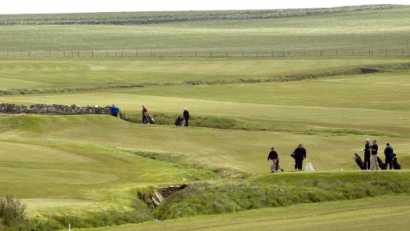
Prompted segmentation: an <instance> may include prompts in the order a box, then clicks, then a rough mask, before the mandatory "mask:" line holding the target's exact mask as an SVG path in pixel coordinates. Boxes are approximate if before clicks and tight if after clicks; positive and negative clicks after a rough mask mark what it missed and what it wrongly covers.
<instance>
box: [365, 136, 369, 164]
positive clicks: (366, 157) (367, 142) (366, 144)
mask: <svg viewBox="0 0 410 231" xmlns="http://www.w3.org/2000/svg"><path fill="white" fill-rule="evenodd" d="M364 169H365V170H369V169H370V140H369V139H367V140H366V143H365V145H364Z"/></svg>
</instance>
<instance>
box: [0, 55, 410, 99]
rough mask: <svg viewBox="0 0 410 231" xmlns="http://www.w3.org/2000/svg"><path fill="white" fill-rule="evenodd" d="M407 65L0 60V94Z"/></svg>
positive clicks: (381, 61)
mask: <svg viewBox="0 0 410 231" xmlns="http://www.w3.org/2000/svg"><path fill="white" fill-rule="evenodd" d="M408 61H409V59H408V58H373V59H367V58H366V59H365V58H351V59H350V58H331V59H328V58H317V59H313V58H312V59H293V58H292V59H269V58H268V59H267V58H256V59H252V58H234V59H229V58H197V59H189V58H177V59H172V58H163V59H158V58H143V59H130V58H125V59H119V60H115V59H102V60H98V59H97V60H93V59H79V60H72V59H61V60H52V59H45V60H20V59H17V60H14V59H12V60H0V80H1V81H2V85H1V86H0V90H3V91H7V90H8V91H12V90H13V89H14V90H15V89H25V90H32V89H37V90H56V91H59V90H60V91H61V90H62V89H73V90H75V89H95V88H97V89H98V88H111V87H129V86H135V85H137V86H150V85H169V84H185V83H196V82H200V83H201V82H204V83H230V82H233V83H235V82H246V81H281V80H282V79H283V78H285V79H286V77H294V78H297V79H304V78H308V77H309V76H322V77H325V76H326V75H335V74H344V73H347V74H352V73H358V72H360V70H359V68H360V67H366V66H383V65H387V66H388V65H399V64H403V63H404V64H405V63H408ZM293 67H297V68H293ZM390 68H391V67H390ZM17 93H18V91H17Z"/></svg>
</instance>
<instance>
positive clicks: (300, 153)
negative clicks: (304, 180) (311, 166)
mask: <svg viewBox="0 0 410 231" xmlns="http://www.w3.org/2000/svg"><path fill="white" fill-rule="evenodd" d="M306 155H307V152H306V149H305V147H303V145H302V144H299V145H298V147H297V148H296V149H295V151H293V153H292V155H291V156H292V157H293V158H294V159H295V170H296V171H302V170H303V160H305V159H306Z"/></svg>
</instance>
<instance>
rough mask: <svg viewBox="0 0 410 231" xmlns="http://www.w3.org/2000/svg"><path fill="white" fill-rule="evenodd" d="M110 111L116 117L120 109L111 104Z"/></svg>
mask: <svg viewBox="0 0 410 231" xmlns="http://www.w3.org/2000/svg"><path fill="white" fill-rule="evenodd" d="M110 113H111V115H112V116H114V117H118V116H119V114H120V109H119V108H118V107H117V106H115V104H113V105H112V106H111V108H110Z"/></svg>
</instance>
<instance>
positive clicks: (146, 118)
mask: <svg viewBox="0 0 410 231" xmlns="http://www.w3.org/2000/svg"><path fill="white" fill-rule="evenodd" d="M141 114H142V123H143V124H154V123H155V121H154V118H153V117H152V116H151V115H150V114H149V111H148V108H147V107H146V106H145V105H142V113H141Z"/></svg>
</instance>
